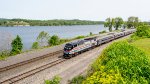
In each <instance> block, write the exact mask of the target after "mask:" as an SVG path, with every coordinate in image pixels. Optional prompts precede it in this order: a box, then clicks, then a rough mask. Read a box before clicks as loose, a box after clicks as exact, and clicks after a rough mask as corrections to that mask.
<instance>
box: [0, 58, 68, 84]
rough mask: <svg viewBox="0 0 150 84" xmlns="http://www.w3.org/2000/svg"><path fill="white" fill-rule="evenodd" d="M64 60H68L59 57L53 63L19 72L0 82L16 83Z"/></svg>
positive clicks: (5, 83)
mask: <svg viewBox="0 0 150 84" xmlns="http://www.w3.org/2000/svg"><path fill="white" fill-rule="evenodd" d="M64 61H66V59H62V58H59V59H57V60H55V61H53V62H51V63H48V64H45V65H43V66H40V67H37V68H35V69H32V70H30V71H27V72H25V73H22V74H19V75H17V76H14V77H12V78H9V79H6V80H4V81H2V82H0V84H13V83H16V82H18V81H20V80H23V79H25V78H27V77H29V76H32V75H35V74H36V73H39V72H41V71H43V70H46V69H48V68H50V67H53V66H55V65H57V64H59V63H62V62H64Z"/></svg>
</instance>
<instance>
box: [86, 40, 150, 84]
mask: <svg viewBox="0 0 150 84" xmlns="http://www.w3.org/2000/svg"><path fill="white" fill-rule="evenodd" d="M92 72H93V73H92V75H91V76H89V77H88V78H87V79H86V80H85V81H84V82H83V83H84V84H101V83H127V84H132V83H135V84H138V83H140V84H148V83H150V80H149V79H150V62H149V59H148V57H147V56H146V54H145V53H144V52H143V51H141V50H140V49H138V48H136V47H134V46H132V45H130V44H129V43H127V42H125V41H120V42H116V43H113V44H112V45H110V46H109V47H108V48H107V49H105V50H104V52H103V54H102V55H101V56H100V57H99V58H98V59H97V60H96V61H95V62H94V63H93V64H92Z"/></svg>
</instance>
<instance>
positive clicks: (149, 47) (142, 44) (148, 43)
mask: <svg viewBox="0 0 150 84" xmlns="http://www.w3.org/2000/svg"><path fill="white" fill-rule="evenodd" d="M131 44H133V45H134V46H136V47H138V48H140V49H142V50H143V51H145V52H146V53H147V54H149V56H150V38H144V39H139V40H136V41H134V42H132V43H131Z"/></svg>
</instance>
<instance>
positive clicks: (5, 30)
mask: <svg viewBox="0 0 150 84" xmlns="http://www.w3.org/2000/svg"><path fill="white" fill-rule="evenodd" d="M103 30H106V31H107V28H104V26H103V25H78V26H32V27H0V48H2V46H5V45H7V46H10V43H9V42H8V43H9V44H8V43H7V41H10V40H12V39H13V38H14V37H15V36H16V35H19V36H20V37H21V38H22V41H23V44H24V50H27V49H30V48H31V46H32V43H33V42H35V41H36V38H37V36H38V34H39V33H40V32H41V31H46V32H48V33H49V34H50V36H52V35H54V34H55V35H58V36H59V37H60V38H73V37H76V36H79V35H88V34H89V33H90V32H92V33H94V34H98V33H99V32H100V31H103Z"/></svg>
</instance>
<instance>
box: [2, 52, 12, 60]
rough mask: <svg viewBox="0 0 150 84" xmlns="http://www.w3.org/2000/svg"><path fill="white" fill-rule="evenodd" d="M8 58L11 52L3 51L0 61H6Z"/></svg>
mask: <svg viewBox="0 0 150 84" xmlns="http://www.w3.org/2000/svg"><path fill="white" fill-rule="evenodd" d="M8 56H10V52H9V51H2V52H0V60H2V59H5V58H6V57H8Z"/></svg>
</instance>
